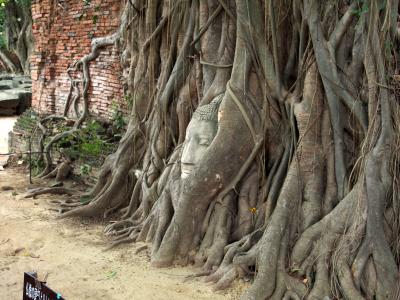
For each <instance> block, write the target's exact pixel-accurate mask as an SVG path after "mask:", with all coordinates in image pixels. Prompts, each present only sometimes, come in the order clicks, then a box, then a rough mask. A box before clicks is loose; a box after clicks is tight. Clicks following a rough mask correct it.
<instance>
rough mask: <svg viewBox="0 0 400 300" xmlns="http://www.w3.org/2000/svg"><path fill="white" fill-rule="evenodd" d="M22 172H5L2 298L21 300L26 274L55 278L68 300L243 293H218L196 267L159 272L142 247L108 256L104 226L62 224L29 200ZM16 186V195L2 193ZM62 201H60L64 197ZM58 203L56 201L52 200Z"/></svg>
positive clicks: (41, 202) (0, 180)
mask: <svg viewBox="0 0 400 300" xmlns="http://www.w3.org/2000/svg"><path fill="white" fill-rule="evenodd" d="M27 184H28V180H27V176H26V175H25V174H23V173H22V171H21V170H20V171H17V170H15V169H14V170H13V169H11V170H10V169H6V170H5V171H0V295H1V296H0V298H1V299H7V300H13V299H21V293H22V285H23V284H22V281H23V272H25V271H32V270H35V271H37V272H38V273H39V274H41V275H43V274H45V273H49V276H48V280H47V282H48V285H49V286H50V287H51V288H53V289H54V290H56V291H57V292H60V293H61V294H62V295H63V296H64V297H65V298H66V299H68V300H72V299H77V300H82V299H169V300H175V299H176V300H181V299H237V298H238V295H240V294H241V292H242V289H243V284H242V283H237V284H236V285H235V287H234V288H233V289H231V290H228V291H225V292H218V293H214V292H213V291H212V289H211V286H210V285H208V284H206V283H204V282H203V280H202V279H201V278H197V279H194V280H191V281H188V282H184V278H185V276H186V275H188V274H193V273H196V271H197V272H198V270H194V269H190V268H171V269H155V268H152V267H151V266H150V263H149V258H148V253H147V252H146V251H143V252H141V253H139V254H137V255H136V254H135V249H137V248H138V247H139V246H142V245H143V244H141V245H125V246H121V247H119V248H116V249H114V250H110V251H106V252H103V250H104V249H105V246H106V245H107V243H106V240H105V238H104V236H103V234H102V230H103V228H104V224H99V223H94V221H91V222H90V221H88V220H78V219H75V220H59V219H57V218H56V216H57V215H56V212H53V211H51V210H49V208H50V207H51V205H50V204H49V203H48V202H47V201H48V199H51V198H52V197H56V196H41V197H40V198H37V199H25V198H24V197H23V196H24V193H25V192H26V188H27ZM4 186H12V187H14V190H10V191H2V190H1V187H4ZM58 197H60V196H58ZM52 199H55V198H52Z"/></svg>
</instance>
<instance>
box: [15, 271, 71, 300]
mask: <svg viewBox="0 0 400 300" xmlns="http://www.w3.org/2000/svg"><path fill="white" fill-rule="evenodd" d="M22 299H23V300H65V299H64V298H63V297H61V295H60V294H58V293H56V292H54V291H53V290H51V289H50V288H48V287H47V286H46V282H41V281H39V280H38V279H37V275H36V274H35V273H27V272H25V273H24V294H23V297H22Z"/></svg>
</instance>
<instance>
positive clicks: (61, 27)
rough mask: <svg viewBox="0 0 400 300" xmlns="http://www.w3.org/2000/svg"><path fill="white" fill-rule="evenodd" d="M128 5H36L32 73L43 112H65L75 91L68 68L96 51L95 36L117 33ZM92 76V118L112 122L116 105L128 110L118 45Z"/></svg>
mask: <svg viewBox="0 0 400 300" xmlns="http://www.w3.org/2000/svg"><path fill="white" fill-rule="evenodd" d="M85 2H86V4H85ZM87 3H89V4H87ZM122 5H123V1H121V0H91V1H84V0H65V1H53V0H40V1H33V4H32V17H33V35H34V39H35V49H34V52H33V54H32V57H31V74H32V80H33V86H32V92H33V97H32V106H33V107H34V109H36V110H37V111H39V112H42V113H62V112H63V110H64V104H65V101H66V99H67V96H68V92H69V88H70V81H69V79H68V75H67V68H68V66H70V65H71V64H72V63H73V62H74V61H76V60H77V59H80V58H82V57H83V56H84V55H86V54H88V53H90V48H91V41H92V39H93V38H95V37H102V36H105V35H108V34H110V33H113V32H115V30H116V29H117V28H118V25H119V15H120V10H121V8H122ZM90 74H91V84H90V88H89V99H90V101H89V111H90V112H91V114H93V115H95V116H97V117H100V118H104V119H110V118H111V116H112V113H113V112H112V106H113V103H117V106H121V107H122V108H123V109H126V107H125V105H124V101H123V90H122V84H121V80H120V76H121V68H120V63H119V53H118V51H117V49H116V48H115V47H108V48H105V49H104V50H103V51H102V52H101V54H100V56H99V57H98V58H97V59H96V61H94V62H92V63H91V64H90Z"/></svg>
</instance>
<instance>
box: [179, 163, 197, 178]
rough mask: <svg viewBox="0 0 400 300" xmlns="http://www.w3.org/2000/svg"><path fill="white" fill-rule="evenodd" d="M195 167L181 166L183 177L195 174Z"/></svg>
mask: <svg viewBox="0 0 400 300" xmlns="http://www.w3.org/2000/svg"><path fill="white" fill-rule="evenodd" d="M193 169H194V166H192V165H183V164H182V165H181V177H182V178H186V177H187V176H189V175H190V174H191V173H192V172H193Z"/></svg>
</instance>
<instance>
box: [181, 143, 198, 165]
mask: <svg viewBox="0 0 400 300" xmlns="http://www.w3.org/2000/svg"><path fill="white" fill-rule="evenodd" d="M195 153H196V143H195V142H194V141H193V140H190V141H188V142H187V143H186V145H185V147H184V148H183V152H182V158H181V162H182V163H183V164H187V165H194V164H195V163H196V161H195Z"/></svg>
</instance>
